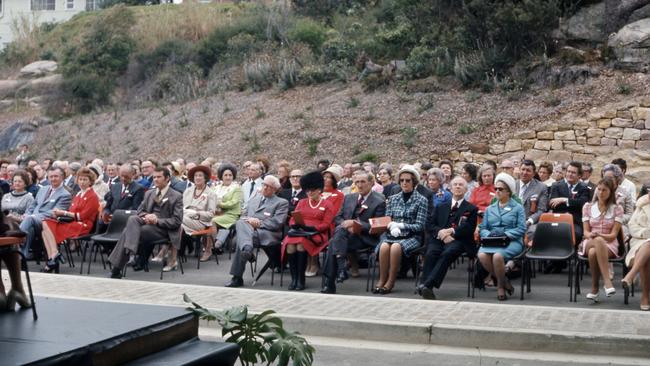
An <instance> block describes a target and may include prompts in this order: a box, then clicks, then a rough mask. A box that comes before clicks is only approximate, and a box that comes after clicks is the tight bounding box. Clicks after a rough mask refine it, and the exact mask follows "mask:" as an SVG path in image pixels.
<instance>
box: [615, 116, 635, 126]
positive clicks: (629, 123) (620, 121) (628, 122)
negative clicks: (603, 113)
mask: <svg viewBox="0 0 650 366" xmlns="http://www.w3.org/2000/svg"><path fill="white" fill-rule="evenodd" d="M612 126H613V127H632V126H634V121H632V119H625V118H614V119H612Z"/></svg>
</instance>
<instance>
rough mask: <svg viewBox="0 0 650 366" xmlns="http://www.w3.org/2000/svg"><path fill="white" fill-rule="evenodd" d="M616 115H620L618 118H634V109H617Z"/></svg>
mask: <svg viewBox="0 0 650 366" xmlns="http://www.w3.org/2000/svg"><path fill="white" fill-rule="evenodd" d="M616 117H618V118H626V119H632V111H630V110H629V109H624V110H620V111H616Z"/></svg>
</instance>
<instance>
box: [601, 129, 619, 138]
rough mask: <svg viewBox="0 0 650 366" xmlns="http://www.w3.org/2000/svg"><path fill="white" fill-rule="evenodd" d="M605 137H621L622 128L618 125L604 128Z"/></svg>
mask: <svg viewBox="0 0 650 366" xmlns="http://www.w3.org/2000/svg"><path fill="white" fill-rule="evenodd" d="M605 137H609V138H612V139H620V138H621V137H623V129H622V128H620V127H610V128H608V129H606V130H605Z"/></svg>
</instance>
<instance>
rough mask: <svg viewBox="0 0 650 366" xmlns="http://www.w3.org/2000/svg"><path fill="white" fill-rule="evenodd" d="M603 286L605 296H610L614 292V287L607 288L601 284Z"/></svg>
mask: <svg viewBox="0 0 650 366" xmlns="http://www.w3.org/2000/svg"><path fill="white" fill-rule="evenodd" d="M603 288H604V289H605V296H607V297H612V296H613V295H614V294H616V289H615V288H614V287H610V288H607V287H604V286H603Z"/></svg>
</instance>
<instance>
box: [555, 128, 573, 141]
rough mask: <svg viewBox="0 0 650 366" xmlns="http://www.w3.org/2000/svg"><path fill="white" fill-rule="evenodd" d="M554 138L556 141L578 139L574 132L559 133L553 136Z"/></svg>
mask: <svg viewBox="0 0 650 366" xmlns="http://www.w3.org/2000/svg"><path fill="white" fill-rule="evenodd" d="M553 137H554V138H555V139H556V140H575V139H576V134H575V132H574V131H573V130H568V131H558V132H555V134H553Z"/></svg>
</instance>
